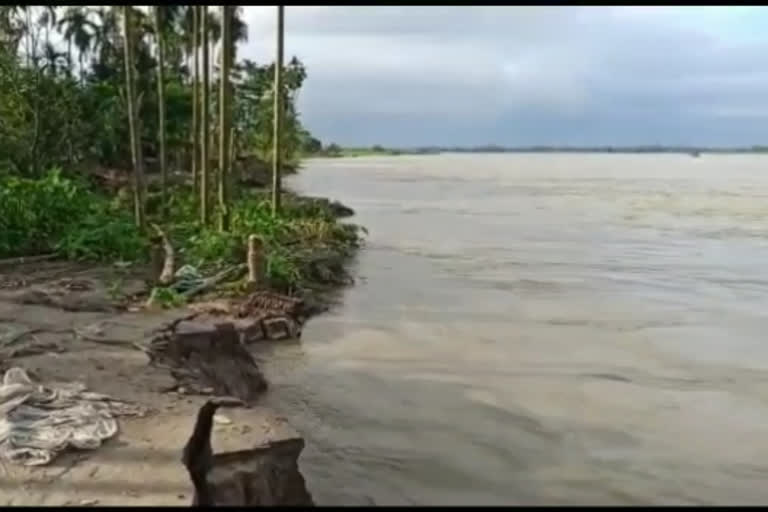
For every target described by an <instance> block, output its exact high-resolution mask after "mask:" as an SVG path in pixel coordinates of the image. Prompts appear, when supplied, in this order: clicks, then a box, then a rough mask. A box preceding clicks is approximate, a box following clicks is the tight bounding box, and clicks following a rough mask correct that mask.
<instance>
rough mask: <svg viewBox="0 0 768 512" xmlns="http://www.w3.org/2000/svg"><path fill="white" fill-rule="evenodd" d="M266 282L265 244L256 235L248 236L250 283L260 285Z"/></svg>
mask: <svg viewBox="0 0 768 512" xmlns="http://www.w3.org/2000/svg"><path fill="white" fill-rule="evenodd" d="M263 282H264V245H263V244H262V243H261V239H260V238H259V237H258V236H256V235H250V236H249V237H248V284H250V285H251V286H254V287H256V286H260V285H261V284H262V283H263Z"/></svg>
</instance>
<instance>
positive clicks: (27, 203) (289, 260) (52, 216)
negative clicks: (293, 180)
mask: <svg viewBox="0 0 768 512" xmlns="http://www.w3.org/2000/svg"><path fill="white" fill-rule="evenodd" d="M150 192H151V191H150ZM119 197H120V196H118V197H117V198H110V197H108V196H107V195H105V194H104V193H103V192H102V191H100V190H98V189H96V188H95V187H93V186H90V185H89V184H88V183H86V182H85V181H84V180H79V179H77V178H72V177H66V176H64V174H63V173H62V172H61V171H59V170H54V171H52V172H50V173H48V174H47V175H46V176H45V177H44V178H43V179H40V180H24V179H19V178H7V177H6V178H0V258H2V257H13V256H25V255H32V254H40V253H46V252H56V253H58V254H59V255H60V256H62V257H64V258H67V259H71V260H81V261H93V262H116V261H123V262H134V263H139V264H145V263H147V262H148V260H149V254H150V246H151V244H152V240H151V235H153V234H148V233H145V232H142V231H141V230H139V229H138V228H137V227H136V226H135V225H134V223H133V218H132V215H131V204H130V200H126V198H122V199H120V198H119ZM169 197H170V198H171V200H170V201H169V216H168V219H167V221H166V222H160V219H159V218H158V217H157V215H156V213H153V212H152V211H150V212H148V213H149V215H150V221H151V222H157V223H158V224H160V225H161V226H163V228H164V230H165V231H166V233H167V234H168V236H169V238H170V239H171V243H172V245H173V246H174V250H175V252H176V260H177V261H176V264H177V268H179V267H180V266H181V265H183V264H190V265H193V266H195V267H197V268H198V269H199V270H200V271H201V272H203V273H205V274H209V273H213V272H215V271H217V270H219V269H221V268H224V267H227V266H230V265H233V264H238V263H244V262H245V259H246V241H247V239H248V236H249V235H252V234H253V235H257V236H258V237H259V238H260V239H261V241H262V243H263V246H264V250H265V258H266V262H267V279H268V281H269V284H270V285H271V286H272V287H273V288H275V289H278V290H281V291H287V292H291V291H295V290H297V289H303V288H306V287H313V286H323V285H332V284H340V283H342V282H345V281H346V274H345V272H344V268H343V262H344V261H346V259H347V258H348V257H349V256H351V255H352V254H353V253H354V251H355V249H356V248H357V247H358V246H359V245H360V243H361V241H362V230H361V229H360V228H359V227H357V226H355V225H352V224H346V223H342V222H340V221H339V220H338V218H339V217H340V216H341V215H344V214H348V213H349V212H350V211H349V210H345V209H344V207H343V206H342V205H339V204H338V203H331V202H329V201H327V200H324V199H318V198H303V197H300V196H296V195H294V194H291V193H285V195H284V198H283V205H282V211H281V213H280V215H278V216H277V217H273V216H272V212H271V204H270V202H269V199H268V193H267V192H266V191H264V190H258V189H251V190H245V191H241V195H240V197H239V198H237V199H236V200H235V201H234V202H233V204H232V216H231V220H232V222H231V229H230V230H229V231H228V232H225V233H221V232H218V231H217V230H216V229H214V228H213V227H209V226H202V225H201V224H200V222H199V220H198V215H197V209H196V195H195V194H193V191H192V190H191V189H190V188H189V187H184V186H179V187H175V188H173V189H171V190H170V193H169ZM212 224H215V222H214V223H212ZM169 300H170V299H169Z"/></svg>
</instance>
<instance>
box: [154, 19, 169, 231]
mask: <svg viewBox="0 0 768 512" xmlns="http://www.w3.org/2000/svg"><path fill="white" fill-rule="evenodd" d="M161 16H162V11H161V9H160V6H159V5H156V6H155V33H156V37H157V115H158V130H157V138H158V144H159V145H160V155H159V157H160V211H161V213H162V216H163V218H165V216H166V214H167V211H166V207H167V204H168V197H167V187H168V172H167V169H166V161H165V129H166V128H165V36H164V35H163V31H162V20H161Z"/></svg>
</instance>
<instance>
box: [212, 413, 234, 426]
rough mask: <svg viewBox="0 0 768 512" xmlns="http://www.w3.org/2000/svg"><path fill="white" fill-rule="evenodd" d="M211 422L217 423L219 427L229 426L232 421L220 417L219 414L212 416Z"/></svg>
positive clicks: (222, 416)
mask: <svg viewBox="0 0 768 512" xmlns="http://www.w3.org/2000/svg"><path fill="white" fill-rule="evenodd" d="M213 422H214V423H218V424H219V425H231V424H232V420H231V419H229V418H227V417H226V416H224V415H221V414H216V415H214V416H213Z"/></svg>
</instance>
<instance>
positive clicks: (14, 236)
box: [0, 170, 146, 261]
mask: <svg viewBox="0 0 768 512" xmlns="http://www.w3.org/2000/svg"><path fill="white" fill-rule="evenodd" d="M49 251H56V252H59V253H60V254H62V255H64V256H67V257H69V258H72V259H88V260H101V261H114V260H116V259H123V260H136V259H140V258H142V257H143V255H144V254H146V242H145V240H144V238H143V237H142V236H141V235H140V233H139V232H138V231H137V229H136V227H135V226H134V224H133V220H132V218H131V216H130V213H129V212H125V211H120V210H115V209H114V207H113V206H112V205H111V204H110V202H109V201H108V200H107V199H106V198H104V197H102V196H99V195H97V194H95V193H94V192H92V191H91V190H89V189H88V188H87V187H86V186H85V184H84V183H82V182H79V181H76V180H73V179H71V178H67V177H65V176H63V174H62V173H61V171H60V170H52V171H50V172H48V173H46V174H45V175H44V176H43V177H42V178H41V179H38V180H32V179H27V178H17V177H13V176H10V177H8V176H6V177H5V178H0V255H1V256H4V257H11V256H20V255H29V254H38V253H44V252H49Z"/></svg>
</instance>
